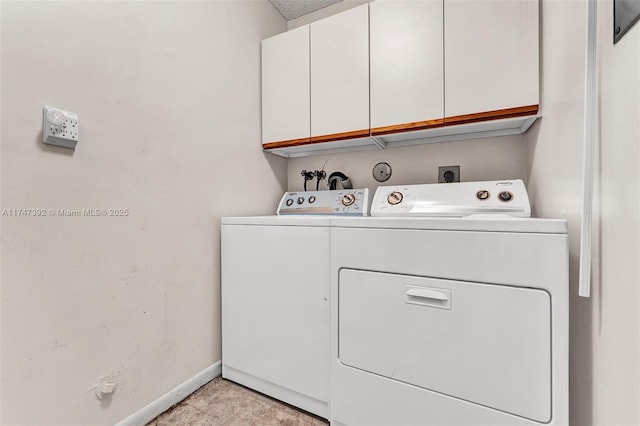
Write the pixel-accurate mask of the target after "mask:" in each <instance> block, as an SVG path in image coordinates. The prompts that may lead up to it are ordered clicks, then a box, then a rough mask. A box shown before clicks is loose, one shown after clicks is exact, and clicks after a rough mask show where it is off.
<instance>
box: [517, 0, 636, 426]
mask: <svg viewBox="0 0 640 426" xmlns="http://www.w3.org/2000/svg"><path fill="white" fill-rule="evenodd" d="M585 4H586V3H584V2H575V1H559V0H547V1H543V3H542V9H541V10H542V20H541V22H542V39H541V48H542V83H543V84H542V105H543V110H542V114H543V117H544V118H543V120H542V121H541V122H540V123H539V124H536V125H535V126H534V127H533V128H532V129H531V130H530V131H529V132H528V133H527V135H526V137H525V138H526V144H527V174H528V182H527V183H528V189H529V193H530V197H531V200H532V203H533V208H534V212H535V214H536V215H537V216H541V217H564V218H567V219H568V220H569V233H570V252H571V255H570V258H571V265H570V266H571V269H570V270H571V274H570V278H571V284H570V292H571V296H572V298H571V330H570V333H571V339H570V346H571V354H570V366H571V371H570V393H571V396H570V408H571V423H572V424H574V425H636V424H639V423H640V412H639V408H638V406H639V405H640V393H639V389H638V383H639V382H640V380H639V378H640V353H639V350H638V345H639V341H640V339H639V338H638V336H640V330H639V326H640V321H639V317H638V310H639V304H640V299H639V291H638V284H639V282H640V274H639V273H638V267H637V264H638V260H639V259H640V251H639V248H638V243H639V240H640V233H639V231H638V221H639V219H638V218H639V217H640V211H639V205H638V194H639V193H640V191H639V190H638V189H639V187H640V176H639V175H638V164H639V162H638V158H640V156H639V155H638V140H640V132H639V128H638V122H639V120H638V117H640V99H639V93H640V79H639V77H638V76H639V75H640V66H639V60H640V56H639V55H640V28H639V27H638V26H637V25H636V27H635V28H634V29H633V32H632V33H629V34H628V35H627V36H626V38H625V39H624V40H623V41H622V42H621V43H620V44H618V45H616V46H615V47H614V46H613V45H612V35H611V26H612V22H611V19H612V2H611V1H601V2H599V8H600V9H599V30H600V33H599V45H598V47H599V85H600V92H599V108H600V114H599V123H600V129H601V130H600V138H599V144H598V148H597V150H596V151H597V155H598V161H597V163H596V164H597V166H596V169H597V176H596V182H595V190H596V202H595V204H594V210H595V214H596V216H597V219H596V222H597V223H596V226H595V229H594V230H595V236H594V247H593V254H594V265H593V275H594V277H593V285H592V298H591V299H583V298H579V297H578V296H577V285H578V261H579V242H580V240H579V238H580V210H581V190H582V187H581V183H582V181H581V179H582V156H583V151H582V143H583V140H582V137H583V121H582V120H583V108H584V97H583V96H584V95H583V90H584V53H585V32H586V28H585V22H586V17H585V16H586V15H585V14H586V7H585ZM569 29H570V30H569Z"/></svg>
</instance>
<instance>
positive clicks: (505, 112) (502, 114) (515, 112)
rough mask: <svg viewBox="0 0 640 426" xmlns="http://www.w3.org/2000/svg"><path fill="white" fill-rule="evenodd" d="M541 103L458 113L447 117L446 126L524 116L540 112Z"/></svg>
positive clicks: (445, 119)
mask: <svg viewBox="0 0 640 426" xmlns="http://www.w3.org/2000/svg"><path fill="white" fill-rule="evenodd" d="M538 108H539V105H527V106H522V107H516V108H506V109H498V110H495V111H485V112H478V113H475V114H465V115H456V116H453V117H445V118H444V125H445V126H455V125H457V124H469V123H478V122H480V121H489V120H499V119H501V118H513V117H522V116H524V115H533V114H537V113H538Z"/></svg>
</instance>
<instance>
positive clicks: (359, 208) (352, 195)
mask: <svg viewBox="0 0 640 426" xmlns="http://www.w3.org/2000/svg"><path fill="white" fill-rule="evenodd" d="M370 201H371V200H370V198H369V190H368V189H367V188H365V189H341V190H336V191H304V192H286V193H285V194H284V196H283V197H282V199H281V200H280V204H279V205H278V211H277V214H278V215H286V214H299V215H328V214H330V215H343V216H344V215H346V216H368V214H369V205H370Z"/></svg>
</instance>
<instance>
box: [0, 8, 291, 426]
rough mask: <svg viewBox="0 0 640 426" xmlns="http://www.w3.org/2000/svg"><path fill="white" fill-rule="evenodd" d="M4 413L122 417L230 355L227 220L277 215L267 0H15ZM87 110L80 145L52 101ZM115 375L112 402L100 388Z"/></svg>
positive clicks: (6, 58)
mask: <svg viewBox="0 0 640 426" xmlns="http://www.w3.org/2000/svg"><path fill="white" fill-rule="evenodd" d="M1 7H2V10H1V14H2V16H1V19H2V21H1V27H2V29H1V31H2V33H1V36H2V45H1V53H2V69H1V71H2V80H1V88H2V92H1V102H2V133H1V138H2V140H1V156H2V159H1V166H2V174H1V176H2V208H3V209H12V208H44V209H48V208H61V209H62V208H64V209H82V208H126V209H129V215H128V216H127V217H2V277H1V278H2V301H1V308H2V313H1V323H2V330H1V331H2V352H1V356H2V370H1V374H2V388H1V394H2V399H1V401H0V405H1V407H2V414H1V418H0V423H1V424H3V425H10V424H11V425H13V424H29V425H34V424H47V425H51V424H78V425H87V424H92V425H95V424H113V423H115V422H117V421H118V420H121V419H123V418H125V417H126V416H128V415H130V414H131V413H133V412H135V411H137V410H139V409H141V408H142V407H143V406H144V405H146V404H147V403H149V402H151V401H153V400H155V399H156V398H158V397H159V396H161V395H163V394H165V393H166V392H168V391H169V390H170V389H172V388H174V387H175V386H177V385H179V384H181V383H183V382H184V381H186V380H187V379H189V378H191V377H193V376H194V375H195V374H197V373H199V372H200V371H202V370H204V369H205V368H207V367H209V366H211V365H212V364H214V363H215V362H216V361H218V360H220V309H219V305H220V300H219V275H220V271H219V241H220V240H219V217H220V216H223V215H253V214H267V213H272V212H273V206H275V205H276V204H277V201H278V199H279V197H280V196H281V195H282V191H283V190H284V189H285V187H286V164H285V163H286V161H285V160H283V159H280V158H277V157H274V156H271V155H267V154H263V152H262V151H261V150H260V149H259V147H260V102H259V99H260V40H262V39H263V38H266V37H269V36H271V35H274V34H276V33H280V32H282V31H284V30H285V29H286V23H285V21H284V19H283V18H282V17H281V16H280V15H279V14H278V13H277V12H276V11H275V9H273V7H272V6H271V5H270V4H269V3H268V2H267V1H266V0H265V1H246V2H243V1H226V2H219V1H209V2H187V1H176V2H155V1H154V2H137V1H132V2H123V1H108V2H70V1H69V2H48V1H47V2H25V1H16V2H11V1H2V6H1ZM45 104H46V105H52V106H56V107H61V108H64V109H68V110H71V111H74V112H76V113H78V115H79V117H80V142H79V144H78V146H77V149H76V150H75V152H74V153H71V152H70V151H67V150H64V149H60V148H53V147H50V146H45V145H43V144H42V143H41V142H40V140H41V133H40V131H41V125H42V107H43V105H45ZM109 373H110V374H113V375H115V376H116V381H117V383H118V388H117V391H116V393H115V394H114V396H113V398H112V399H111V400H108V399H107V400H103V401H98V400H97V399H96V397H95V395H94V391H93V389H92V387H93V386H94V385H95V383H96V382H97V381H98V379H99V378H100V377H101V376H103V375H105V374H109Z"/></svg>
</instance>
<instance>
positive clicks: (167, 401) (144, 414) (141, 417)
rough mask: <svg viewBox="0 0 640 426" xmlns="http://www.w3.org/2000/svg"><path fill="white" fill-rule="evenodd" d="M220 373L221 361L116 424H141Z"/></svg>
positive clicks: (136, 425)
mask: <svg viewBox="0 0 640 426" xmlns="http://www.w3.org/2000/svg"><path fill="white" fill-rule="evenodd" d="M221 373H222V361H218V362H216V363H215V364H213V365H212V366H210V367H207V368H205V369H204V370H202V371H201V372H199V373H198V374H196V375H195V376H193V377H192V378H190V379H189V380H187V381H186V382H184V383H182V384H179V385H178V386H176V387H175V388H173V389H171V390H170V391H169V392H167V393H165V394H164V395H162V396H161V397H160V398H158V399H156V400H155V401H153V402H151V403H149V404H148V405H146V406H145V407H143V408H142V409H141V410H139V411H137V412H135V413H133V414H132V415H130V416H129V417H127V418H126V419H124V420H122V421H120V422H119V423H117V424H116V426H142V425H145V424H147V423H149V422H150V421H151V420H153V419H155V418H156V417H158V415H159V414H162V413H164V412H165V411H167V410H168V409H169V408H171V407H172V406H174V405H175V404H177V403H178V402H180V401H182V400H183V399H185V398H186V397H187V396H189V395H191V394H192V393H193V392H195V391H196V390H198V388H200V387H202V386H203V385H205V384H207V383H209V382H210V381H211V380H213V379H214V378H216V377H218V376H219V375H220V374H221Z"/></svg>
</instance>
